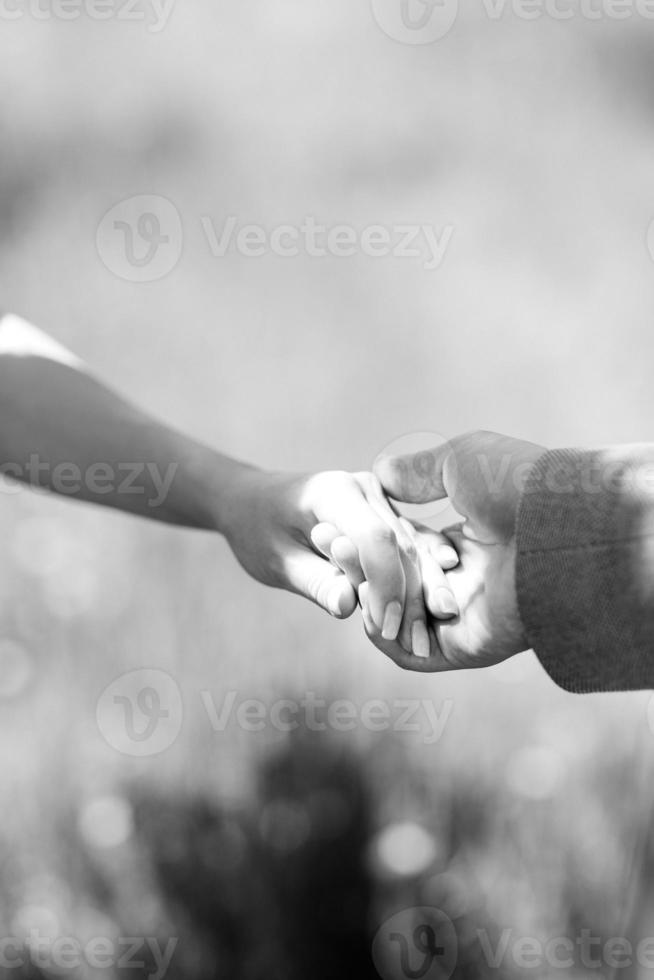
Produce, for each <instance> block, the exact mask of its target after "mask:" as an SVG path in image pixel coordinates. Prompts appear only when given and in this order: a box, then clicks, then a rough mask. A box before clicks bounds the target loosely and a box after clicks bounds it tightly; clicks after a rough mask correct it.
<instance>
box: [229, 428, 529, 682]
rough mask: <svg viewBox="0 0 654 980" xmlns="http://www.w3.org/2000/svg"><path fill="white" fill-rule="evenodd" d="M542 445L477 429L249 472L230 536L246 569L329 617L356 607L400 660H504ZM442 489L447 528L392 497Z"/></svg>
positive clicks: (430, 664) (515, 621)
mask: <svg viewBox="0 0 654 980" xmlns="http://www.w3.org/2000/svg"><path fill="white" fill-rule="evenodd" d="M543 451H544V450H543V447H541V446H538V445H535V444H532V443H527V442H522V441H520V440H517V439H512V438H508V437H504V436H499V435H495V434H494V433H487V432H473V433H469V434H467V435H464V436H461V437H459V438H456V439H453V440H451V441H450V442H448V443H446V444H444V445H442V446H439V447H437V448H434V449H433V450H430V451H426V452H425V451H423V452H420V453H419V454H416V455H415V456H396V457H380V458H379V459H378V460H377V461H376V463H375V466H374V472H373V473H357V474H348V473H342V472H327V473H320V474H317V475H314V476H310V477H303V478H295V477H287V476H276V475H270V474H262V473H261V472H260V471H257V470H251V471H248V472H249V475H247V474H241V475H240V477H239V479H238V481H236V483H235V488H236V492H235V493H234V494H233V498H234V500H233V504H232V506H231V508H230V519H229V521H228V522H227V526H226V528H225V534H226V536H227V538H228V540H229V542H230V544H231V546H232V549H233V551H234V553H235V554H236V556H237V558H238V559H239V561H240V562H241V564H242V565H243V566H244V567H245V569H246V570H247V571H248V572H249V573H250V574H251V575H253V576H254V577H255V578H257V579H259V580H260V581H263V582H265V583H266V584H268V585H274V586H279V587H282V588H286V589H289V590H291V591H294V592H298V593H300V594H302V595H305V596H306V597H307V598H310V599H312V600H313V601H315V602H316V603H317V604H318V605H320V606H321V607H322V608H324V609H325V610H327V611H328V612H330V613H331V614H332V615H334V616H337V617H341V618H344V617H347V616H349V615H351V614H352V613H353V612H354V610H355V608H356V607H357V604H359V605H360V606H361V611H362V616H363V622H364V626H365V630H366V633H367V635H368V637H369V638H370V640H371V641H372V642H373V644H374V645H375V646H376V647H377V648H378V649H379V650H381V651H382V652H383V653H385V654H386V655H387V656H389V657H390V658H391V659H392V660H393V661H394V662H395V663H396V664H398V665H399V666H400V667H403V668H405V669H409V670H415V671H423V672H431V671H442V670H450V669H456V668H462V667H483V666H487V665H490V664H493V663H498V662H500V661H501V660H504V659H506V658H507V657H509V656H511V655H513V654H515V653H518V652H520V651H521V650H524V649H526V648H527V647H528V646H529V643H528V642H527V639H526V637H525V633H524V629H523V626H522V624H521V621H520V616H519V612H518V603H517V595H516V584H515V554H516V546H515V525H516V517H517V510H518V506H519V502H520V497H521V489H522V486H523V484H524V481H525V480H526V478H527V476H528V474H529V472H530V470H531V468H532V466H533V464H534V463H535V462H536V460H537V459H538V458H539V457H540V456H541V455H542V453H543ZM445 497H447V498H449V499H450V502H451V503H452V505H453V507H454V509H455V510H456V511H457V513H458V514H460V515H461V517H462V521H461V522H460V523H459V524H457V525H456V526H453V527H449V528H447V529H446V530H445V531H443V532H436V531H433V530H431V529H429V528H427V527H425V526H423V525H421V524H417V523H412V522H410V521H408V520H407V519H405V518H403V517H401V516H399V515H398V513H397V511H396V508H395V507H394V506H393V503H392V501H397V502H406V503H412V504H424V503H427V502H429V501H434V500H440V499H443V498H445Z"/></svg>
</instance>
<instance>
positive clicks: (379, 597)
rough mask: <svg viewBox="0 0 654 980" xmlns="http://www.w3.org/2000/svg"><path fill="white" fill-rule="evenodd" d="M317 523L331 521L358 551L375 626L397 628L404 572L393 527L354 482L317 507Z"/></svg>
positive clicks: (403, 589)
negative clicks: (334, 518)
mask: <svg viewBox="0 0 654 980" xmlns="http://www.w3.org/2000/svg"><path fill="white" fill-rule="evenodd" d="M320 511H321V513H318V514H316V516H317V517H318V519H319V520H323V521H324V520H330V519H331V515H338V519H337V520H332V522H333V523H335V524H337V525H338V526H339V527H340V530H341V533H342V534H343V535H344V536H345V537H347V538H349V539H350V540H351V541H352V542H353V544H354V546H355V547H356V549H357V552H358V554H359V560H360V563H361V568H362V570H363V574H364V576H365V578H366V580H367V581H368V582H369V584H370V592H369V606H370V613H371V615H372V617H373V620H374V621H375V623H376V624H377V625H378V626H379V627H380V628H382V629H384V632H388V634H389V635H391V634H392V633H393V631H395V636H397V629H399V624H400V621H401V617H402V610H403V608H404V591H405V582H404V571H403V568H402V562H401V561H400V554H399V550H398V546H397V539H396V536H395V533H394V532H393V530H392V528H391V527H389V525H388V524H387V523H386V522H385V521H384V520H382V519H381V518H380V517H379V516H378V514H377V513H376V512H375V510H374V509H373V507H372V506H371V505H370V504H369V503H368V501H367V500H366V498H365V497H364V495H363V492H362V490H361V488H360V486H359V485H358V484H357V483H356V481H354V480H353V481H352V483H351V484H350V485H349V486H347V487H341V488H340V489H339V490H338V491H337V492H336V493H335V495H334V496H333V497H332V498H331V500H330V502H329V505H328V506H325V507H321V508H320Z"/></svg>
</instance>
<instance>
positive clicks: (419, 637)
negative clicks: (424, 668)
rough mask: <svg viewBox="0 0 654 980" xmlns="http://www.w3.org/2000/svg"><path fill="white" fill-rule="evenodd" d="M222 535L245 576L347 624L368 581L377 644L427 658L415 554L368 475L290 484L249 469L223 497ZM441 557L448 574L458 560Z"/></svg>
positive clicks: (284, 478)
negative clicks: (344, 619)
mask: <svg viewBox="0 0 654 980" xmlns="http://www.w3.org/2000/svg"><path fill="white" fill-rule="evenodd" d="M223 527H224V533H225V534H226V536H227V538H228V540H229V543H230V545H231V547H232V550H233V551H234V554H235V555H236V557H237V558H238V560H239V562H240V563H241V565H242V566H243V567H244V568H245V570H246V571H247V572H249V574H250V575H252V576H253V577H254V578H256V579H258V580H259V581H260V582H263V583H265V584H266V585H272V586H277V587H279V588H283V589H288V590H290V591H291V592H296V593H298V594H300V595H303V596H306V597H307V598H308V599H311V600H312V601H314V602H316V603H317V604H318V605H319V606H321V607H322V608H323V609H326V610H327V612H329V613H331V614H332V615H333V616H337V617H346V616H349V615H351V613H352V612H353V611H354V609H355V608H356V605H357V591H356V590H357V588H358V586H359V584H360V582H361V581H363V580H364V579H365V581H366V582H367V583H368V612H369V615H370V618H371V621H372V622H373V623H374V624H375V628H376V629H378V630H379V633H380V636H381V635H382V634H383V635H384V637H386V638H387V639H388V640H389V641H394V640H395V639H396V638H397V637H398V636H399V638H400V642H402V643H403V645H404V655H405V656H407V657H410V656H411V652H412V653H413V654H415V655H416V656H417V657H421V658H423V659H424V658H426V657H428V656H429V638H428V632H427V610H426V607H425V604H424V599H423V591H422V580H421V577H420V570H419V566H418V559H417V553H416V549H415V546H414V543H413V541H412V537H411V535H409V534H407V533H406V530H405V528H403V526H402V522H401V521H400V519H399V518H398V517H397V515H396V514H395V512H394V511H393V510H392V508H391V507H390V505H389V503H388V501H387V500H386V498H385V496H384V494H383V491H382V489H381V487H380V485H379V481H378V480H377V479H376V478H375V477H374V476H373V475H372V474H371V473H357V474H351V473H344V472H340V471H336V472H326V473H318V474H316V475H313V476H301V477H289V476H286V475H280V474H269V473H263V472H261V471H259V470H254V469H250V468H246V469H244V470H243V471H242V472H240V473H239V475H238V477H237V479H236V480H235V482H234V483H233V485H232V487H231V489H230V492H229V494H228V505H227V507H226V519H225V520H224V521H223ZM336 529H338V530H336ZM349 548H352V552H353V555H356V563H355V562H354V561H353V560H351V556H350V554H349V551H348V549H349ZM447 550H448V551H449V553H450V554H449V557H450V565H451V564H453V563H455V562H456V555H455V554H454V553H453V551H452V548H451V547H449V546H448V548H447ZM439 571H440V566H439Z"/></svg>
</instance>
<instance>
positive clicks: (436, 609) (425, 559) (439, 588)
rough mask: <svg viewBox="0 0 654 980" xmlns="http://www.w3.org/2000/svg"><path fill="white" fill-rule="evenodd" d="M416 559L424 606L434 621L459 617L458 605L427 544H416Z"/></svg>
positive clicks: (443, 573)
mask: <svg viewBox="0 0 654 980" xmlns="http://www.w3.org/2000/svg"><path fill="white" fill-rule="evenodd" d="M418 557H419V561H420V572H421V577H422V590H423V595H424V601H425V605H426V606H427V609H428V610H429V612H430V613H431V615H432V616H434V617H435V618H436V619H454V617H455V616H458V615H459V605H458V603H457V601H456V598H455V596H454V593H453V592H452V590H451V588H450V586H449V583H448V581H447V577H446V575H445V572H444V571H443V569H442V567H441V565H440V564H439V562H438V560H437V558H436V556H435V554H434V553H433V552H432V550H431V549H430V546H429V544H426V543H425V542H424V541H423V542H422V543H420V542H419V543H418Z"/></svg>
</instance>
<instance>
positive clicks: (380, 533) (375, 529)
mask: <svg viewBox="0 0 654 980" xmlns="http://www.w3.org/2000/svg"><path fill="white" fill-rule="evenodd" d="M367 536H368V540H369V541H370V543H371V544H372V545H375V546H378V547H389V546H391V545H395V544H396V538H395V534H394V532H393V529H392V528H390V527H389V526H388V524H384V522H383V521H374V522H373V523H372V524H371V525H370V527H369V528H368V535H367Z"/></svg>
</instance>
